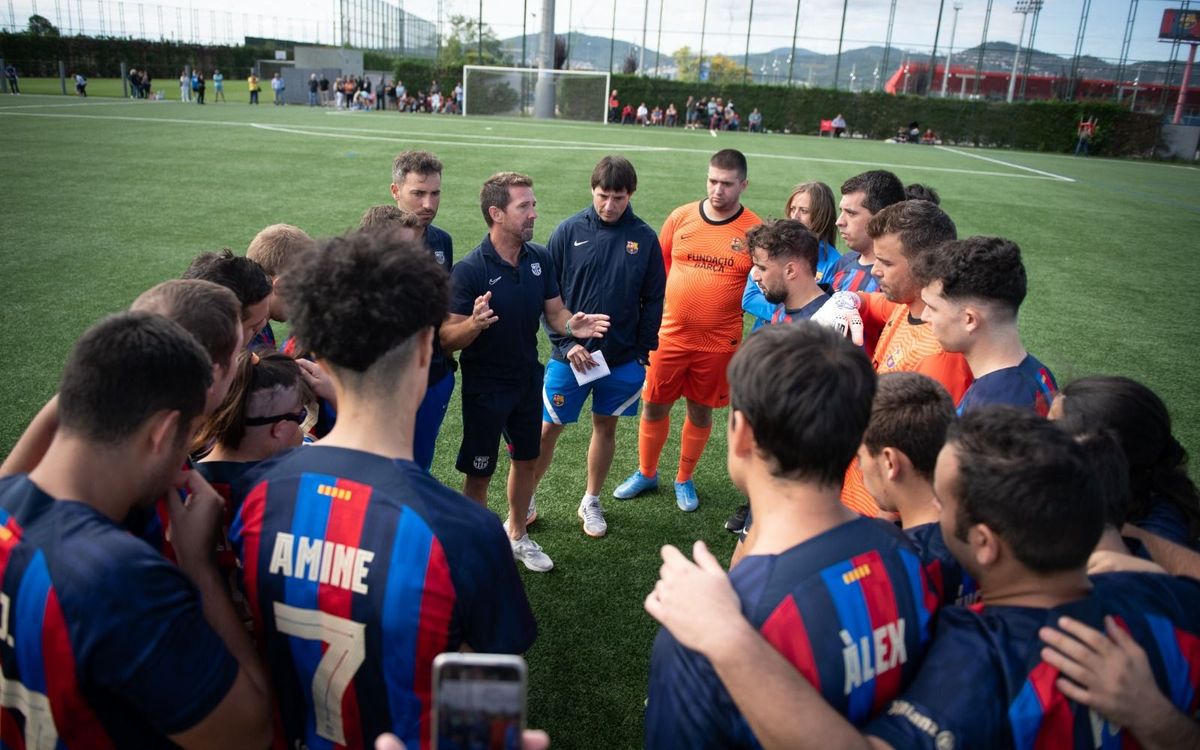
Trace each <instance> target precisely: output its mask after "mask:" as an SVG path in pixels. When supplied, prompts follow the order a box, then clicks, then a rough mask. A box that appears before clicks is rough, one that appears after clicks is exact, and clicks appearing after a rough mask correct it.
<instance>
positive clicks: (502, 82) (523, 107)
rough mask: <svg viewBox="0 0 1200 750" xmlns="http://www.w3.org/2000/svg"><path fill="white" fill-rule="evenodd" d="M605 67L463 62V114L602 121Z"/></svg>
mask: <svg viewBox="0 0 1200 750" xmlns="http://www.w3.org/2000/svg"><path fill="white" fill-rule="evenodd" d="M610 85H611V83H610V76H609V74H608V73H602V72H596V71H589V70H546V69H541V68H502V67H496V66H491V65H464V66H463V114H464V115H501V116H508V117H532V116H535V113H536V116H539V117H553V118H554V119H558V120H583V121H586V122H607V121H608V92H609V90H610V89H609V86H610Z"/></svg>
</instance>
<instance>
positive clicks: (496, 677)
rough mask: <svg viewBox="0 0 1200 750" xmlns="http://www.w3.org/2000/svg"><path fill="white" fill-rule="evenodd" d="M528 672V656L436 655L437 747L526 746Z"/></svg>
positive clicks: (506, 749)
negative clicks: (523, 739)
mask: <svg viewBox="0 0 1200 750" xmlns="http://www.w3.org/2000/svg"><path fill="white" fill-rule="evenodd" d="M526 672H527V670H526V667H525V660H524V659H522V658H521V657H519V656H511V655H509V654H460V653H447V654H440V655H439V656H438V657H437V658H436V659H434V660H433V721H432V722H430V724H431V731H432V732H433V738H432V740H433V742H432V744H433V748H434V750H477V749H486V750H520V748H521V732H522V730H524V729H525V686H526Z"/></svg>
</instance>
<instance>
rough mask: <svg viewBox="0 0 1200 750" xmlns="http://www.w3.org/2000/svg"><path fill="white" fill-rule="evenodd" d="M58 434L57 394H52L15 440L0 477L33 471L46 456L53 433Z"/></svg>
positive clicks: (0, 468)
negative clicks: (15, 442)
mask: <svg viewBox="0 0 1200 750" xmlns="http://www.w3.org/2000/svg"><path fill="white" fill-rule="evenodd" d="M56 432H58V394H57V393H56V394H54V396H52V397H51V398H50V400H49V401H47V402H46V405H45V406H43V407H42V408H41V410H40V411H38V413H37V414H35V415H34V417H33V420H32V421H31V422H30V423H29V426H28V427H26V428H25V432H23V433H21V437H20V438H18V439H17V444H16V445H14V446H13V449H12V452H11V453H9V454H8V458H6V459H4V463H3V464H2V465H0V477H7V476H9V475H11V474H25V473H28V472H30V471H33V470H34V469H35V468H36V467H37V465H38V464H39V463H41V461H42V457H43V456H45V455H46V450H47V449H49V448H50V443H51V442H52V441H53V440H54V433H56Z"/></svg>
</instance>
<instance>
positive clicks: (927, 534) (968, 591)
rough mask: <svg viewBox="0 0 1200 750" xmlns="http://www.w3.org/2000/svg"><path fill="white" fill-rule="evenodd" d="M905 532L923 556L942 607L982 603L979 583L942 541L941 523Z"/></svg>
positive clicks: (926, 570) (916, 527)
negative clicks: (979, 601)
mask: <svg viewBox="0 0 1200 750" xmlns="http://www.w3.org/2000/svg"><path fill="white" fill-rule="evenodd" d="M904 533H905V534H907V535H908V538H909V539H910V540H911V541H912V543H913V546H914V547H916V548H917V553H918V554H920V555H921V562H922V563H923V564H924V565H925V574H926V575H927V576H928V577H929V585H930V586H932V587H933V590H934V591H935V592H936V593H937V596H938V601H939V602H940V603H941V604H942V606H950V605H952V604H957V605H958V606H960V607H964V606H967V605H970V604H974V603H975V602H977V601H978V600H979V584H977V583H975V580H974V579H973V578H971V576H969V575H967V573H966V571H964V570H963V569H962V565H961V564H960V563H959V562H958V560H956V559H955V558H954V555H952V554H950V548H949V547H947V546H946V540H945V539H943V538H942V525H941V524H939V523H936V522H935V523H926V524H921V525H920V526H914V527H912V528H911V529H905V530H904Z"/></svg>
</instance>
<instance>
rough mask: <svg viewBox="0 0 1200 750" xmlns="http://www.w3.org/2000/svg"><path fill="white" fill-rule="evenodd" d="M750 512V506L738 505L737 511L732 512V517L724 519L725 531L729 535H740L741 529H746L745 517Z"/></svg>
mask: <svg viewBox="0 0 1200 750" xmlns="http://www.w3.org/2000/svg"><path fill="white" fill-rule="evenodd" d="M749 512H750V505H749V504H747V505H739V506H738V509H737V510H735V511H734V512H733V515H732V516H730V517H729V518H727V519H725V530H726V531H728V532H729V533H730V534H740V533H742V529H744V528H746V515H747V514H748V513H749Z"/></svg>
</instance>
